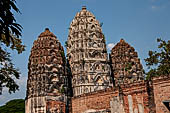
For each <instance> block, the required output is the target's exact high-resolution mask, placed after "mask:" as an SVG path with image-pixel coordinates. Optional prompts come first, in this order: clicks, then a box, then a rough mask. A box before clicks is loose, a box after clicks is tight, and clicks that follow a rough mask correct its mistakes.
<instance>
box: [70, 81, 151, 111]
mask: <svg viewBox="0 0 170 113" xmlns="http://www.w3.org/2000/svg"><path fill="white" fill-rule="evenodd" d="M148 103H149V100H148V94H147V89H146V84H145V82H144V81H140V82H137V83H133V84H126V85H122V86H121V87H115V88H114V89H107V90H101V91H97V92H94V93H89V94H84V95H81V96H79V97H76V98H73V99H72V113H98V112H100V111H103V112H101V113H149V107H148Z"/></svg>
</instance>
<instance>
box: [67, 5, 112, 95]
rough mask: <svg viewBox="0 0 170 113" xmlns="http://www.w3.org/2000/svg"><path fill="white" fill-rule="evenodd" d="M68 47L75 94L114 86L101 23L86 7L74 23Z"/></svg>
mask: <svg viewBox="0 0 170 113" xmlns="http://www.w3.org/2000/svg"><path fill="white" fill-rule="evenodd" d="M66 46H67V57H68V61H69V64H70V68H71V72H72V75H73V78H72V87H73V95H74V96H78V95H81V94H84V93H89V92H94V91H97V90H102V89H105V88H108V87H109V86H112V85H111V77H110V66H109V65H108V56H107V49H106V44H105V37H104V35H103V33H102V29H101V25H100V23H99V21H98V20H96V18H95V16H94V15H93V14H92V13H91V12H89V11H87V10H86V7H84V6H83V7H82V10H81V11H80V12H78V13H77V14H76V16H75V18H74V19H73V21H72V22H71V25H70V28H69V35H68V41H67V42H66Z"/></svg>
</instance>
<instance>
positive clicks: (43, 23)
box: [0, 0, 170, 105]
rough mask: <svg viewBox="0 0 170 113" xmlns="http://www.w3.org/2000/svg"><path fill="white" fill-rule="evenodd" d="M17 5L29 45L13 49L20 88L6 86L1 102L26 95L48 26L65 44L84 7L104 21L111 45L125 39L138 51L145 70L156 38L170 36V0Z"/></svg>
mask: <svg viewBox="0 0 170 113" xmlns="http://www.w3.org/2000/svg"><path fill="white" fill-rule="evenodd" d="M17 6H18V7H19V9H20V11H21V13H22V14H21V15H20V14H15V17H16V20H17V22H18V23H20V24H21V25H22V26H23V32H22V40H23V43H24V44H25V45H26V46H27V47H26V51H25V52H23V53H22V54H21V55H18V54H17V52H16V51H13V52H12V59H13V62H14V63H15V65H16V67H17V68H19V69H20V72H21V74H22V75H21V79H20V80H18V81H17V82H18V83H19V85H20V91H17V92H16V93H15V94H11V95H10V94H8V93H7V90H6V89H4V91H3V95H0V100H1V101H0V105H3V104H5V103H6V102H7V101H8V100H11V99H14V98H25V93H26V79H27V72H28V70H27V64H28V57H29V54H30V50H31V47H32V45H33V41H34V40H36V39H37V37H38V35H39V34H40V33H41V32H43V31H44V29H45V28H46V27H48V28H49V29H50V30H51V31H52V32H53V33H54V34H55V35H56V36H57V37H58V39H59V40H60V42H61V44H62V45H64V43H65V41H66V40H67V36H68V28H69V25H70V23H71V21H72V19H73V18H74V16H75V15H76V13H77V12H78V11H80V10H81V7H82V6H86V7H87V10H89V11H91V12H92V13H93V14H94V15H95V16H96V18H97V20H99V21H100V22H102V23H103V26H102V30H103V33H104V34H105V37H106V43H107V45H109V46H108V47H110V46H112V45H114V44H116V43H117V42H119V40H120V39H121V38H123V39H125V41H126V42H128V43H129V44H130V45H132V46H133V47H134V48H135V49H136V51H137V52H138V55H139V57H140V59H141V62H142V64H143V66H144V69H146V67H145V62H144V60H143V59H144V58H146V57H147V56H148V55H147V53H148V51H149V50H156V48H157V42H156V38H158V37H162V39H164V40H168V39H170V15H169V14H170V0H17ZM108 50H109V48H108ZM65 52H66V51H65ZM108 52H109V51H108Z"/></svg>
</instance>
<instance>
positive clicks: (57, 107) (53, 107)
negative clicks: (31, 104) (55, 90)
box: [46, 101, 66, 113]
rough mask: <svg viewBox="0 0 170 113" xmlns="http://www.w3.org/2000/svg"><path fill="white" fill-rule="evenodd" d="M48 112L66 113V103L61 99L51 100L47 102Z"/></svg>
mask: <svg viewBox="0 0 170 113" xmlns="http://www.w3.org/2000/svg"><path fill="white" fill-rule="evenodd" d="M46 105H47V106H46V109H47V113H65V108H66V105H65V103H64V102H61V101H49V102H47V103H46Z"/></svg>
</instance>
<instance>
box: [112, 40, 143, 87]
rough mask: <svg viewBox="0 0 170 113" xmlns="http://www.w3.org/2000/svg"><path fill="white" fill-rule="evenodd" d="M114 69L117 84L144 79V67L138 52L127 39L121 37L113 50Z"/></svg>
mask: <svg viewBox="0 0 170 113" xmlns="http://www.w3.org/2000/svg"><path fill="white" fill-rule="evenodd" d="M111 62H112V71H113V76H114V80H115V84H116V85H118V84H122V83H132V82H135V81H138V80H143V79H144V75H143V67H142V64H141V63H140V59H139V58H138V54H137V52H136V51H135V49H134V48H133V47H131V46H130V45H129V44H128V43H126V42H125V40H123V39H121V40H120V42H119V43H117V44H116V45H115V46H114V47H113V48H112V51H111Z"/></svg>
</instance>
